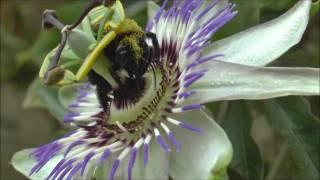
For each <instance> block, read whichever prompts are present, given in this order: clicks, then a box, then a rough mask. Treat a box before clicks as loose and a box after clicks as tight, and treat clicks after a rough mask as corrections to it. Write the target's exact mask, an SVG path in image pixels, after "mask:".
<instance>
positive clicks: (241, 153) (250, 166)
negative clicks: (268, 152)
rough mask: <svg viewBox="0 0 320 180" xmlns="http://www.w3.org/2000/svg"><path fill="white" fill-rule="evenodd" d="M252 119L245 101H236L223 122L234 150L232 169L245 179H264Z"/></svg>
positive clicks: (231, 105) (230, 106) (231, 104)
mask: <svg viewBox="0 0 320 180" xmlns="http://www.w3.org/2000/svg"><path fill="white" fill-rule="evenodd" d="M251 124H252V117H251V116H250V112H249V109H248V107H247V105H246V104H245V103H244V102H243V101H234V102H231V103H230V105H229V109H228V111H227V113H226V115H225V117H224V119H223V121H222V124H221V125H222V128H223V129H224V130H225V131H226V132H227V135H228V137H229V138H230V140H231V143H232V146H233V149H234V158H233V160H232V162H231V169H233V170H234V171H236V172H237V173H238V174H240V175H241V176H242V177H243V178H244V179H255V180H258V179H262V178H263V173H264V166H263V162H262V158H261V156H260V152H259V149H258V147H257V145H256V143H255V142H254V140H253V139H252V137H251V136H250V129H251Z"/></svg>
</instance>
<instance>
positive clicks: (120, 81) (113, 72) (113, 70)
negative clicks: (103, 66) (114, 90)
mask: <svg viewBox="0 0 320 180" xmlns="http://www.w3.org/2000/svg"><path fill="white" fill-rule="evenodd" d="M118 70H119V68H116V67H115V66H111V68H110V69H109V71H110V74H111V76H112V78H113V79H114V80H115V81H116V82H117V84H119V85H121V84H123V79H122V78H121V77H119V75H118Z"/></svg>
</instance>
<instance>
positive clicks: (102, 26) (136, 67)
mask: <svg viewBox="0 0 320 180" xmlns="http://www.w3.org/2000/svg"><path fill="white" fill-rule="evenodd" d="M43 27H44V28H50V27H56V28H58V29H60V30H61V34H62V39H61V43H60V45H59V46H58V47H57V48H56V49H55V50H54V51H53V52H51V54H50V53H49V55H48V56H47V57H46V59H45V61H44V63H43V65H42V68H41V70H40V77H41V78H42V79H43V80H44V82H45V84H47V85H54V84H59V85H63V84H69V83H73V82H76V81H80V80H82V79H83V78H84V77H86V76H88V79H89V81H90V82H91V83H92V84H94V85H96V86H97V93H98V96H99V99H100V101H101V102H104V103H105V102H109V101H108V100H105V99H107V98H108V96H107V94H108V92H110V91H111V90H116V89H119V88H121V87H123V86H131V85H132V83H133V82H138V83H139V81H141V82H142V81H143V80H142V77H143V75H144V74H145V73H146V72H147V71H148V70H149V69H151V70H153V72H154V66H155V65H156V64H157V61H158V57H159V51H160V50H159V44H158V41H157V38H156V35H155V34H153V33H151V32H148V33H145V32H144V31H143V30H142V29H141V28H140V27H139V26H138V24H137V23H136V22H135V21H133V20H132V19H129V18H127V17H126V16H125V14H124V9H123V7H122V4H121V2H120V0H116V1H112V0H92V1H91V3H90V4H89V5H88V6H87V8H86V9H85V10H84V11H83V12H82V14H81V15H80V17H79V18H78V19H77V20H76V21H75V23H73V24H71V25H64V24H63V23H61V22H60V21H59V20H58V18H57V15H56V14H55V12H54V11H52V10H47V11H45V12H44V15H43ZM69 51H71V52H69ZM70 54H72V55H74V56H77V57H80V58H82V59H84V61H82V63H81V62H80V63H79V62H78V63H79V65H80V67H78V68H77V71H76V72H72V71H71V70H69V69H66V68H63V67H62V66H61V65H60V64H62V63H61V62H59V61H60V58H61V57H66V56H68V57H69V56H70ZM74 73H75V74H74ZM154 73H155V72H154ZM155 77H156V76H155V74H154V78H155ZM106 106H107V105H106Z"/></svg>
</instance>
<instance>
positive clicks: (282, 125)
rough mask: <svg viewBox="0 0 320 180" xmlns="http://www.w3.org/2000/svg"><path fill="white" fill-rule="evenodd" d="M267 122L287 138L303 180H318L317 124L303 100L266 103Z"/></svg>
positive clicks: (290, 98) (283, 99)
mask: <svg viewBox="0 0 320 180" xmlns="http://www.w3.org/2000/svg"><path fill="white" fill-rule="evenodd" d="M265 105H266V107H267V110H268V113H269V114H268V115H269V118H268V120H269V122H270V124H271V126H272V127H274V128H275V129H276V130H277V131H279V132H280V134H281V135H282V136H283V137H284V138H285V139H286V141H287V143H288V145H289V151H290V153H291V155H292V157H293V160H294V162H295V165H296V166H297V170H298V171H297V173H298V174H299V175H300V176H301V178H302V179H310V180H311V179H312V180H313V179H319V177H320V176H319V169H320V166H319V160H320V155H319V152H320V141H319V139H320V131H319V129H320V121H319V120H318V119H317V118H316V117H315V116H313V115H312V113H311V111H310V105H309V103H308V101H306V99H304V98H302V97H285V98H279V99H271V100H267V101H265Z"/></svg>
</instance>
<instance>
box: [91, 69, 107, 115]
mask: <svg viewBox="0 0 320 180" xmlns="http://www.w3.org/2000/svg"><path fill="white" fill-rule="evenodd" d="M88 80H89V82H90V83H91V84H93V85H96V92H97V95H98V99H99V102H100V104H101V106H102V107H103V109H104V111H105V112H107V113H110V112H109V111H110V106H111V103H112V101H113V92H112V87H111V85H110V84H109V83H108V82H107V81H106V80H105V79H104V78H103V77H101V76H100V75H99V74H98V73H96V72H95V71H93V70H91V71H90V72H89V74H88Z"/></svg>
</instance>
